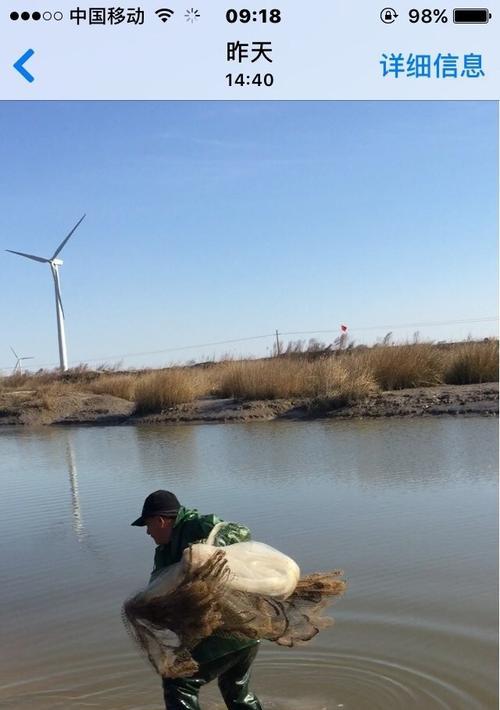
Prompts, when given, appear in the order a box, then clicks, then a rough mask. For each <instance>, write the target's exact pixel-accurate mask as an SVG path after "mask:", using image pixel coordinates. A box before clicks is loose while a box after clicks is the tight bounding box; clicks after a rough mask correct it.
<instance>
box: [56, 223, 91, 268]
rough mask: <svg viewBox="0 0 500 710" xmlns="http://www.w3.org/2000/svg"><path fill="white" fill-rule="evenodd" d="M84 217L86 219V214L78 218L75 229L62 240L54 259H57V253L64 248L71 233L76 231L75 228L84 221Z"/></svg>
mask: <svg viewBox="0 0 500 710" xmlns="http://www.w3.org/2000/svg"><path fill="white" fill-rule="evenodd" d="M84 219H85V215H83V217H81V218H80V219H79V220H78V222H77V223H76V224H75V226H74V227H73V229H72V230H71V232H70V233H69V234H68V236H67V237H66V239H64V241H62V242H61V243H60V244H59V246H58V247H57V249H56V251H55V252H54V256H53V257H52V259H55V258H56V256H57V255H58V254H59V252H60V251H61V250H62V248H63V247H64V245H65V244H66V242H67V241H68V239H69V238H70V237H71V235H72V234H73V232H74V231H75V229H76V228H77V227H78V226H79V225H80V224H81V223H82V222H83V220H84Z"/></svg>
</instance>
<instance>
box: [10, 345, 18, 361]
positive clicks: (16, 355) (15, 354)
mask: <svg viewBox="0 0 500 710" xmlns="http://www.w3.org/2000/svg"><path fill="white" fill-rule="evenodd" d="M10 349H11V350H12V352H13V353H14V356H15V357H17V358H19V355H18V354H17V353H16V351H15V350H14V348H13V347H12V345H11V346H10Z"/></svg>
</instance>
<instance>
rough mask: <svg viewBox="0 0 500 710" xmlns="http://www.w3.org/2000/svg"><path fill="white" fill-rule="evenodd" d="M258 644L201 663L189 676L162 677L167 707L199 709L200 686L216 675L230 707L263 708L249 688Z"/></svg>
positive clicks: (169, 709)
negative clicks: (194, 673)
mask: <svg viewBox="0 0 500 710" xmlns="http://www.w3.org/2000/svg"><path fill="white" fill-rule="evenodd" d="M258 648H259V647H258V645H257V644H255V645H253V646H247V647H246V648H242V649H240V650H239V651H234V652H233V653H227V654H226V655H224V656H221V657H220V658H216V659H214V660H213V661H207V662H205V663H201V664H200V668H199V670H198V672H197V674H196V675H195V676H191V677H190V678H164V679H163V697H164V698H165V707H166V708H167V710H200V705H199V702H198V693H199V692H200V688H201V687H202V686H203V685H205V684H206V683H209V682H210V681H211V680H214V679H215V678H217V683H218V685H219V690H220V692H221V693H222V697H223V698H224V702H225V703H226V706H227V707H228V708H229V710H262V705H261V704H260V702H259V699H258V698H257V697H256V696H255V695H254V694H253V693H252V692H251V691H250V690H249V689H248V684H249V682H250V669H251V665H252V662H253V660H254V658H255V656H256V655H257V650H258Z"/></svg>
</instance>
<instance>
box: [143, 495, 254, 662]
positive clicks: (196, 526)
mask: <svg viewBox="0 0 500 710" xmlns="http://www.w3.org/2000/svg"><path fill="white" fill-rule="evenodd" d="M220 522H222V521H221V519H220V518H218V517H217V516H216V515H200V514H199V513H198V511H197V510H195V509H189V508H184V507H181V508H180V510H179V512H178V514H177V518H176V519H175V523H174V527H173V529H172V537H171V538H170V542H168V543H167V544H166V545H158V547H157V548H156V551H155V559H154V568H153V571H152V573H151V579H150V581H152V580H153V579H154V578H155V577H156V576H157V575H158V574H159V573H160V572H161V571H162V570H164V569H165V568H166V567H169V566H170V565H173V564H175V563H176V562H179V561H180V559H181V557H182V553H183V551H184V550H185V549H186V547H188V546H189V545H191V544H192V543H194V542H200V541H201V540H205V539H206V538H207V537H208V535H209V534H210V531H211V530H212V528H213V527H214V525H217V523H220ZM238 527H239V530H238V534H235V536H234V539H231V538H229V539H227V540H226V544H230V543H231V542H243V541H244V540H245V539H247V540H249V539H250V531H249V530H248V528H244V527H243V526H238ZM255 643H258V642H257V641H252V640H250V639H239V638H235V637H231V636H229V637H222V636H216V635H213V636H210V637H209V638H207V639H204V640H203V641H201V643H199V644H198V645H197V646H196V647H195V648H194V649H193V650H192V656H193V658H194V659H195V661H197V662H198V663H204V662H206V661H212V660H214V659H215V658H220V656H225V655H226V654H227V653H232V652H233V651H238V650H239V649H241V648H245V647H247V646H252V645H253V644H255Z"/></svg>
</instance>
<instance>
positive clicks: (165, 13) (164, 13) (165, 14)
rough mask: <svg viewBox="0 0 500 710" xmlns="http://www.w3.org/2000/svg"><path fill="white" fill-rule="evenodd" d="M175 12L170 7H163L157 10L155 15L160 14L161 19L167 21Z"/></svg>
mask: <svg viewBox="0 0 500 710" xmlns="http://www.w3.org/2000/svg"><path fill="white" fill-rule="evenodd" d="M173 14H174V11H173V10H171V9H170V8H168V7H161V8H160V9H159V10H156V12H155V15H158V17H159V18H160V20H161V21H162V22H166V21H167V20H169V19H170V18H171V17H172V15H173Z"/></svg>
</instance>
